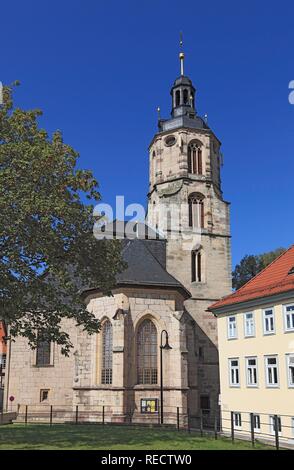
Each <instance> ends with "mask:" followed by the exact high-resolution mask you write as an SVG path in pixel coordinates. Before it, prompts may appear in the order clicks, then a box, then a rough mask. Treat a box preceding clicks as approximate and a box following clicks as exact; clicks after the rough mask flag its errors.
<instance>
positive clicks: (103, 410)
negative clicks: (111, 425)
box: [102, 405, 105, 424]
mask: <svg viewBox="0 0 294 470" xmlns="http://www.w3.org/2000/svg"><path fill="white" fill-rule="evenodd" d="M102 424H105V409H104V405H103V406H102Z"/></svg>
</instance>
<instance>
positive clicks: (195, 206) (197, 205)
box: [188, 193, 204, 228]
mask: <svg viewBox="0 0 294 470" xmlns="http://www.w3.org/2000/svg"><path fill="white" fill-rule="evenodd" d="M188 204H189V227H195V228H204V196H203V195H202V194H200V193H194V194H191V195H190V196H189V199H188Z"/></svg>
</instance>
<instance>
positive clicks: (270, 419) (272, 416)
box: [269, 415, 282, 436]
mask: <svg viewBox="0 0 294 470" xmlns="http://www.w3.org/2000/svg"><path fill="white" fill-rule="evenodd" d="M274 419H275V417H274V415H270V417H269V422H270V433H271V434H272V435H275V425H274V423H275V421H274ZM278 420H279V424H280V425H279V428H281V430H279V436H281V435H282V419H281V416H279V415H278Z"/></svg>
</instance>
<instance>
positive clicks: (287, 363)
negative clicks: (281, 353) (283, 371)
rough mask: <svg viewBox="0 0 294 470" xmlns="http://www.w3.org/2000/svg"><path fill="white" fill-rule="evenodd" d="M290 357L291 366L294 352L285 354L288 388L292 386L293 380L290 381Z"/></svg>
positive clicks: (293, 386) (293, 384)
mask: <svg viewBox="0 0 294 470" xmlns="http://www.w3.org/2000/svg"><path fill="white" fill-rule="evenodd" d="M290 359H291V362H292V363H293V367H294V353H289V354H286V365H287V379H288V387H289V388H294V380H293V383H292V382H291V374H290Z"/></svg>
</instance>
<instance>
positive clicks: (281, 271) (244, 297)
mask: <svg viewBox="0 0 294 470" xmlns="http://www.w3.org/2000/svg"><path fill="white" fill-rule="evenodd" d="M293 267H294V245H292V246H290V248H289V249H288V250H287V251H285V252H284V253H282V254H281V255H280V256H279V257H278V258H276V259H275V260H274V261H273V262H272V263H271V264H270V265H269V266H267V267H266V268H265V269H263V270H262V271H261V272H260V273H259V274H257V276H255V277H254V278H252V279H251V280H250V281H248V282H247V283H246V284H244V286H242V287H241V288H240V289H238V290H237V291H236V292H234V293H233V294H230V295H228V296H226V297H224V298H223V299H221V300H219V301H218V302H215V303H214V304H212V305H211V306H210V307H209V309H208V310H210V311H214V310H217V309H219V308H222V307H226V306H230V305H235V304H239V303H243V302H248V301H251V300H254V299H260V298H263V297H269V296H273V295H276V294H282V293H284V292H288V291H293V293H294V271H293Z"/></svg>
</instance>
